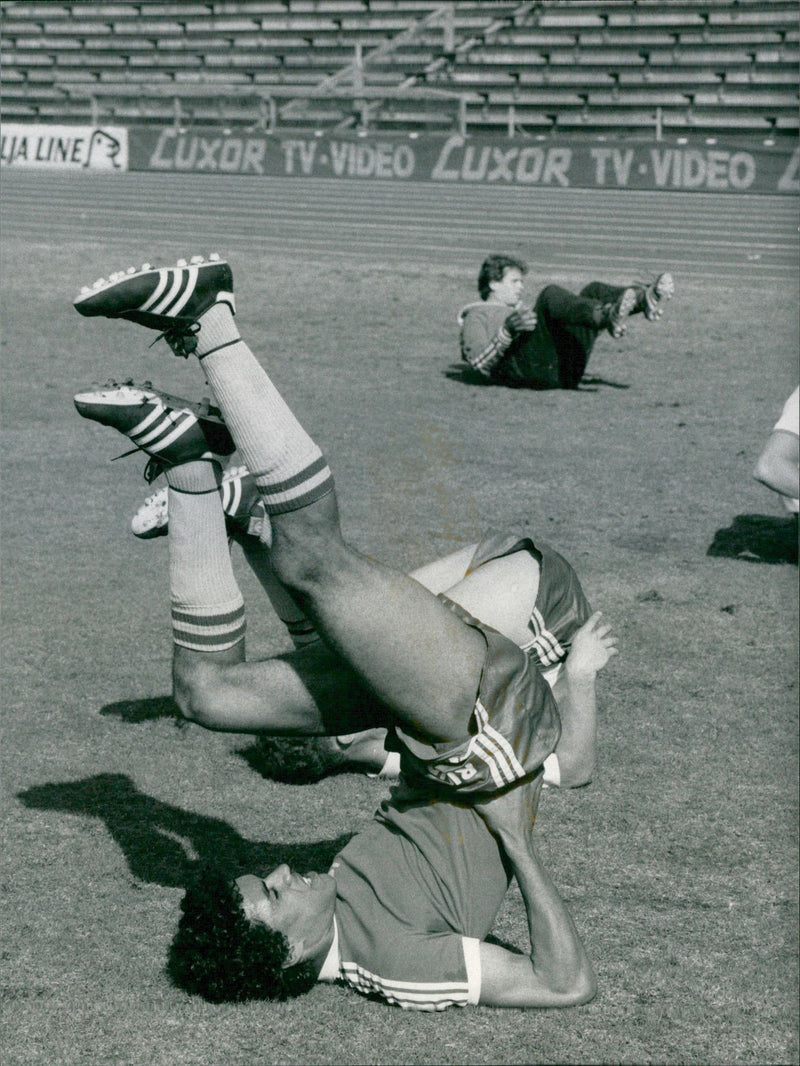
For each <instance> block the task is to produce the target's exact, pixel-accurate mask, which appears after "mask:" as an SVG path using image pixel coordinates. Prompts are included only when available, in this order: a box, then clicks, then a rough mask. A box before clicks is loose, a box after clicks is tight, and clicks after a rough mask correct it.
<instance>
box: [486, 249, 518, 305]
mask: <svg viewBox="0 0 800 1066" xmlns="http://www.w3.org/2000/svg"><path fill="white" fill-rule="evenodd" d="M512 267H515V268H516V269H517V270H518V271H519V272H520V274H527V273H528V264H527V263H525V262H523V260H522V259H515V258H514V257H513V256H511V255H490V256H488V257H487V258H486V259H484V261H483V263H482V265H481V269H480V273H479V274H478V292H479V293H480V297H481V299H482V300H485V299H486V297H487V296H488V295H489V293H490V292H491V289H490V288H489V284H490V282H492V281H502V280H503V274H505V272H506V271H507V270H510V269H511V268H512Z"/></svg>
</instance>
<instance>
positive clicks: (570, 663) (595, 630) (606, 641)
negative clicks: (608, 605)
mask: <svg viewBox="0 0 800 1066" xmlns="http://www.w3.org/2000/svg"><path fill="white" fill-rule="evenodd" d="M601 619H602V612H601V611H595V613H594V614H593V615H592V617H591V618H590V619H589V620H588V621H587V622H585V623H584V624H583V625H582V626H581V628H580V629H579V630H578V632H577V633H576V634H575V636H574V637H573V638H572V647H571V648H570V652H569V655H568V656H567V664H566V671H567V674H568V675H569V677H572V678H579V677H593V676H594V675H595V674H596V673H597V672H598V671H599V670H602V669H603V667H604V666H605V665H606V663H608V661H609V659H611V658H612V656H614V655H616V654H617V638H616V637H615V636H614V635H613V634H612V632H611V626H610V625H608V624H607V623H606V622H603V621H601Z"/></svg>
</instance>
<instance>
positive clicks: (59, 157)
mask: <svg viewBox="0 0 800 1066" xmlns="http://www.w3.org/2000/svg"><path fill="white" fill-rule="evenodd" d="M0 165H2V166H3V167H15V168H17V167H35V168H42V167H46V168H48V169H55V168H57V169H63V170H120V171H121V170H127V169H128V131H127V129H125V128H124V127H122V126H102V127H101V126H48V125H44V124H42V125H36V124H33V123H21V122H20V123H17V122H4V123H3V127H2V131H1V132H0Z"/></svg>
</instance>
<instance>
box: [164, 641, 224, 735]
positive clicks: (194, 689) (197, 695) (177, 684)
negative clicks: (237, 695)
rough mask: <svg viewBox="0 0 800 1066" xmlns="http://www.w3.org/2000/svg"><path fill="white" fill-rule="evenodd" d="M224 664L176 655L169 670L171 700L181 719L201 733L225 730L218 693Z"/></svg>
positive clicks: (221, 682)
mask: <svg viewBox="0 0 800 1066" xmlns="http://www.w3.org/2000/svg"><path fill="white" fill-rule="evenodd" d="M225 668H226V664H224V663H215V662H210V661H209V660H208V659H205V658H200V657H199V656H195V657H193V658H189V657H188V656H179V655H176V656H175V659H174V661H173V670H172V698H173V699H174V701H175V703H176V704H177V706H178V710H179V711H180V713H181V714H182V716H183V717H184V718H185V719H186V720H187V721H189V722H196V723H197V725H201V726H203V728H204V729H221V728H224V726H223V723H222V722H221V720H220V706H221V700H220V690H221V688H222V684H223V673H224V670H225Z"/></svg>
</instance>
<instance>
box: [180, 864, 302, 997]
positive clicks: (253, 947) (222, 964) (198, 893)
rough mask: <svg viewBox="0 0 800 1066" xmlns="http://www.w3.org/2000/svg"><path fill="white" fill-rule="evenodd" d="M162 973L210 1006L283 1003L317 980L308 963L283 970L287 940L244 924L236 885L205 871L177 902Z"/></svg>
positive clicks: (273, 932)
mask: <svg viewBox="0 0 800 1066" xmlns="http://www.w3.org/2000/svg"><path fill="white" fill-rule="evenodd" d="M181 911H182V914H181V918H180V922H179V923H178V931H177V933H176V934H175V939H174V940H173V942H172V945H171V947H170V952H169V959H168V962H167V973H168V974H169V976H170V977H171V978H172V980H173V982H174V983H175V984H176V985H177V986H178V987H179V988H182V989H184V991H186V992H191V993H193V994H195V995H199V996H202V997H203V998H204V999H207V1000H209V1002H211V1003H226V1002H227V1003H231V1002H233V1003H238V1002H242V1001H243V1000H247V999H287V998H288V997H290V996H299V995H301V994H302V993H303V992H307V991H308V990H309V989H310V988H311V987H312V986H313V985H314V983H315V981H316V976H315V974H314V971H313V967H312V965H311V964H310V963H309V962H303V963H298V964H297V965H296V966H291V967H289V968H288V969H284V964H285V962H286V959H287V957H288V955H289V944H288V941H287V940H286V937H285V936H284V935H283V934H282V933H279V932H277V930H275V929H268V928H267V927H266V926H263V925H254V924H252V923H250V922H248V921H247V919H246V918H245V916H244V911H243V910H242V897H241V894H240V892H239V889H238V887H237V886H236V884H235V883H234V882H233V881H232V880H231V879H230V878H229V877H226V876H225V875H224V874H223V873H221V872H220V871H219V870H214V869H207V870H204V871H203V872H202V873H201V874H200V875H199V876H198V878H197V880H196V881H195V882H194V883H193V884H192V885H190V886H189V888H188V889H187V891H186V895H185V896H184V898H183V900H182V901H181Z"/></svg>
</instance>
